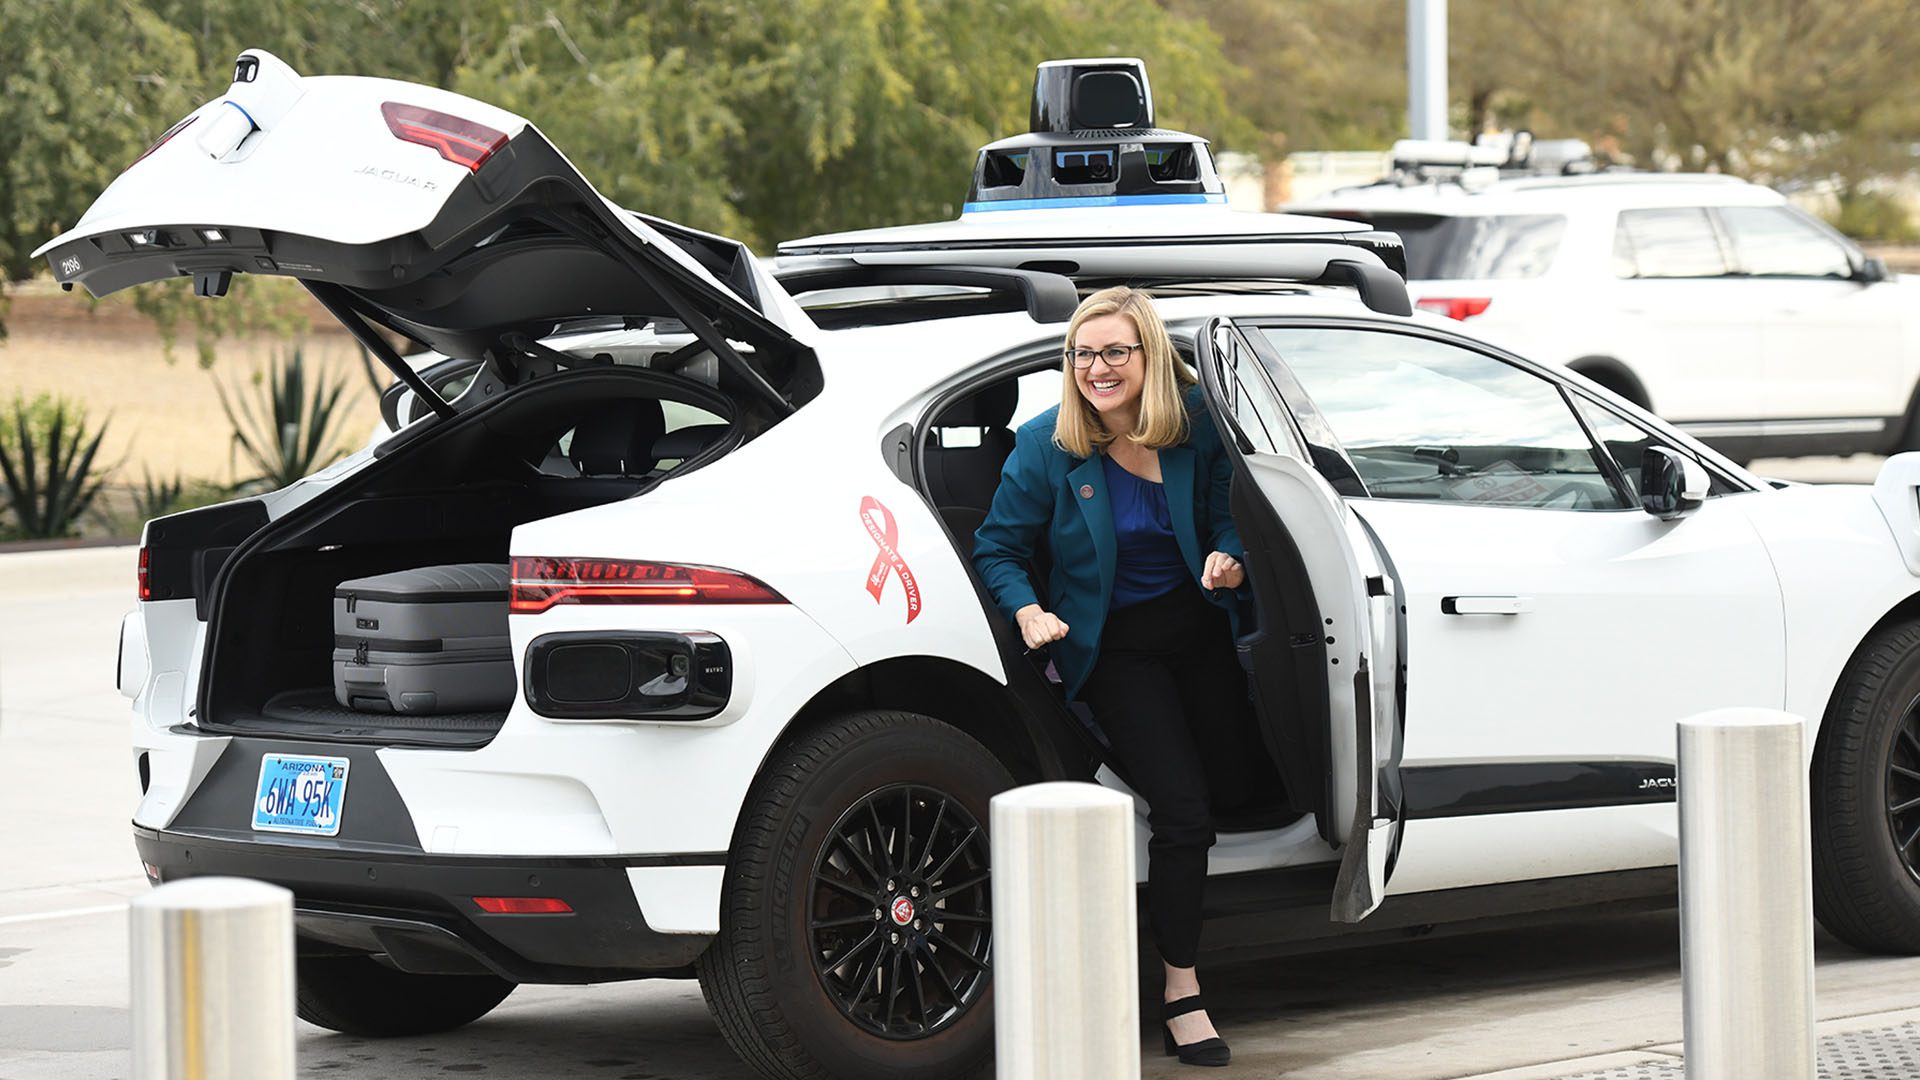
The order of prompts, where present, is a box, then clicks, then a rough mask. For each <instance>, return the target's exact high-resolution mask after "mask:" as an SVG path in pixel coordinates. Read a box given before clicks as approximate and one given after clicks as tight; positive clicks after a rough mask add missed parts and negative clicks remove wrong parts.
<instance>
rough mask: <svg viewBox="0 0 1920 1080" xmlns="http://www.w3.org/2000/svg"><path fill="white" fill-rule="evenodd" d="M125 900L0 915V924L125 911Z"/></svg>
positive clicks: (10, 924)
mask: <svg viewBox="0 0 1920 1080" xmlns="http://www.w3.org/2000/svg"><path fill="white" fill-rule="evenodd" d="M125 910H127V905H126V902H125V901H121V902H120V903H118V904H101V905H99V906H97V907H76V908H67V909H65V910H63V911H40V912H35V913H33V914H31V915H0V926H13V925H15V924H17V923H30V922H48V921H51V920H53V919H78V918H82V917H84V916H87V915H105V914H107V913H108V912H110V911H125Z"/></svg>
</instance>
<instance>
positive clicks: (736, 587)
mask: <svg viewBox="0 0 1920 1080" xmlns="http://www.w3.org/2000/svg"><path fill="white" fill-rule="evenodd" d="M786 602H787V600H786V597H783V596H781V595H780V594H779V593H777V592H774V591H773V590H772V589H770V588H768V587H767V586H766V585H765V584H763V583H761V582H759V581H756V580H754V579H753V578H751V577H748V576H747V575H745V574H742V573H740V572H738V571H735V570H722V569H720V568H719V567H716V566H683V565H680V564H677V563H654V562H637V561H634V560H631V559H551V558H546V557H542V556H534V557H529V558H517V559H515V560H513V585H512V589H511V591H510V592H509V594H508V599H507V610H508V611H510V612H513V613H514V614H516V615H538V614H539V613H540V612H542V611H545V610H547V609H548V608H550V607H552V606H554V605H555V604H784V603H786Z"/></svg>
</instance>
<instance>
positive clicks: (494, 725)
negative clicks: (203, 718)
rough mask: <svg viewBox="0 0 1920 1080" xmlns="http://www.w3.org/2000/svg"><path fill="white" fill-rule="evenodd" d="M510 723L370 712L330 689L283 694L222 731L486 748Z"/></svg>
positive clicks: (492, 717) (488, 715)
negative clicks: (339, 698)
mask: <svg viewBox="0 0 1920 1080" xmlns="http://www.w3.org/2000/svg"><path fill="white" fill-rule="evenodd" d="M506 719H507V714H506V710H504V709H503V710H501V711H499V712H462V713H441V714H438V715H431V716H409V715H405V714H397V713H395V714H389V713H371V712H360V711H358V710H355V709H349V708H347V707H346V706H344V705H341V704H340V703H339V702H337V701H335V700H334V697H333V689H332V688H331V687H318V688H315V689H311V690H285V691H282V692H280V693H278V694H275V695H274V696H273V697H271V698H269V699H268V700H267V703H266V704H265V705H263V706H261V708H260V715H259V716H258V717H257V718H251V717H250V718H241V719H235V720H230V721H227V722H225V723H222V724H221V725H219V730H221V731H223V732H227V733H231V734H235V735H254V734H262V735H265V734H272V735H305V736H309V737H313V738H321V739H338V740H342V741H346V742H377V743H381V744H383V745H384V744H394V743H405V744H413V745H420V746H484V745H486V743H487V742H488V741H489V740H491V739H492V738H493V736H494V733H496V732H498V731H499V730H500V725H501V724H503V723H505V722H506Z"/></svg>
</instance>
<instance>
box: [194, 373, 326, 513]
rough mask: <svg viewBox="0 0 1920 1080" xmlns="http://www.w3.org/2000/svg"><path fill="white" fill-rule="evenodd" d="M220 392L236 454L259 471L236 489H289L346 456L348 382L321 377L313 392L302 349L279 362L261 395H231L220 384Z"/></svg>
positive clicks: (237, 485)
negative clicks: (343, 419) (338, 424)
mask: <svg viewBox="0 0 1920 1080" xmlns="http://www.w3.org/2000/svg"><path fill="white" fill-rule="evenodd" d="M214 388H215V390H217V391H218V392H219V395H220V408H221V409H223V410H225V411H226V414H227V423H229V424H231V425H232V426H233V450H234V453H235V454H236V455H237V456H245V458H246V459H247V461H248V462H249V464H250V466H251V467H252V468H254V469H258V470H259V472H258V474H257V475H255V476H252V477H249V478H247V479H244V480H241V481H239V482H238V483H236V484H235V485H234V487H235V488H236V489H240V490H245V489H265V490H269V491H271V490H274V489H277V488H283V487H286V486H287V485H288V484H291V483H293V482H294V481H295V480H298V479H300V478H301V477H303V476H306V475H307V474H308V473H311V472H313V471H314V470H316V469H322V468H325V467H326V466H328V465H330V464H332V463H333V462H335V461H337V460H339V458H341V457H342V456H343V455H345V454H346V450H345V449H344V448H343V447H341V446H340V445H339V444H338V443H337V442H336V441H335V435H336V432H335V421H336V420H338V419H339V418H340V393H341V391H342V390H344V389H345V388H346V387H345V380H344V379H340V378H333V379H328V378H326V377H324V376H322V377H319V378H317V379H315V380H314V382H313V387H312V392H311V393H309V392H308V379H307V366H306V359H305V358H304V357H303V356H302V355H301V352H300V350H298V349H295V350H294V351H293V352H292V354H291V355H289V356H287V357H285V358H284V359H280V360H276V361H274V364H273V367H272V369H271V370H269V371H268V373H267V382H266V384H265V385H264V386H262V387H261V388H260V391H259V392H258V393H254V394H244V393H242V392H241V391H239V390H238V389H236V390H234V392H233V393H232V394H231V395H229V394H228V392H227V388H226V387H224V386H222V385H220V384H219V383H218V382H215V383H214ZM236 402H238V404H237V405H236V404H235V403H236Z"/></svg>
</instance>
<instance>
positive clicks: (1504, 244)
mask: <svg viewBox="0 0 1920 1080" xmlns="http://www.w3.org/2000/svg"><path fill="white" fill-rule="evenodd" d="M1367 220H1368V221H1369V222H1370V223H1371V224H1372V225H1373V227H1374V228H1376V229H1386V230H1388V231H1390V232H1396V233H1399V234H1400V239H1401V240H1402V241H1404V242H1405V243H1406V245H1407V277H1409V278H1411V279H1413V280H1416V281H1420V280H1432V279H1435V278H1479V279H1492V280H1496V281H1499V280H1507V281H1511V280H1514V279H1517V278H1536V277H1539V276H1540V275H1541V274H1544V273H1546V272H1547V267H1548V266H1550V265H1552V263H1553V256H1554V253H1555V252H1557V251H1559V250H1560V237H1561V235H1562V234H1563V233H1565V232H1566V230H1567V219H1566V218H1565V217H1564V216H1562V215H1560V214H1498V215H1493V216H1489V217H1444V216H1441V215H1438V214H1373V215H1370V216H1368V218H1367Z"/></svg>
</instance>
